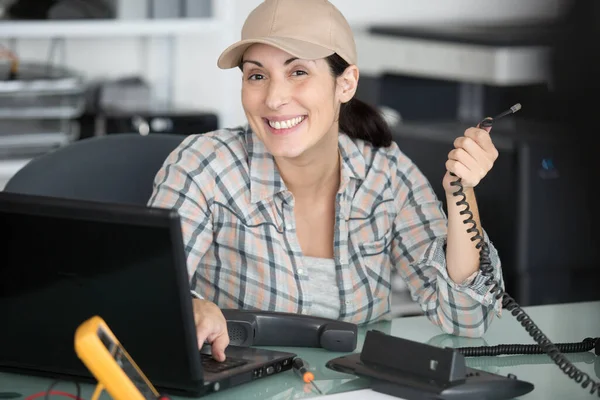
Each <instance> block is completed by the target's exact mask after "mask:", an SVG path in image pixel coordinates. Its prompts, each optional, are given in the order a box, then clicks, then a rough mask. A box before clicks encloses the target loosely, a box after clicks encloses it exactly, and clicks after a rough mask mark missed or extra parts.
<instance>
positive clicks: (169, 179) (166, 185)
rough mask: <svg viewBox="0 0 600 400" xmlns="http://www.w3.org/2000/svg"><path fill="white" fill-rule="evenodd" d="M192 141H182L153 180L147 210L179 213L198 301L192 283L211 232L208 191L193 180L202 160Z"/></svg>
mask: <svg viewBox="0 0 600 400" xmlns="http://www.w3.org/2000/svg"><path fill="white" fill-rule="evenodd" d="M196 140H198V137H194V136H190V137H188V138H186V139H184V141H183V142H182V143H181V145H180V146H179V147H178V148H177V149H175V150H174V151H173V152H172V153H171V154H170V155H169V156H168V157H167V159H166V160H165V162H164V164H163V166H162V167H161V169H160V170H159V171H158V173H157V174H156V177H155V179H154V185H153V191H152V195H151V197H150V199H149V201H148V206H150V207H155V208H167V209H174V210H176V211H177V212H178V213H179V217H180V220H181V231H182V236H183V243H184V247H185V254H186V256H187V270H188V277H189V279H190V283H191V285H192V287H191V289H192V294H193V295H194V296H196V297H199V298H202V295H201V293H197V292H196V291H195V290H194V286H195V285H194V284H193V281H194V276H195V274H196V273H197V270H198V267H199V265H200V263H201V260H202V257H203V256H204V254H205V253H206V251H207V249H208V248H209V247H210V245H211V243H212V238H213V233H212V231H213V228H212V217H211V213H210V209H209V204H208V202H207V198H206V196H205V192H206V190H207V189H208V190H210V188H209V187H203V188H201V187H200V185H199V184H198V180H197V179H196V177H197V176H198V175H199V174H201V173H202V166H203V161H202V160H203V159H204V158H205V157H204V156H203V154H200V153H199V152H198V149H197V147H198V146H195V141H196ZM209 153H210V152H209Z"/></svg>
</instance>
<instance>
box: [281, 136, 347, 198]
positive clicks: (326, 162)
mask: <svg viewBox="0 0 600 400" xmlns="http://www.w3.org/2000/svg"><path fill="white" fill-rule="evenodd" d="M275 162H276V163H277V167H278V168H279V173H280V175H281V177H282V179H283V181H284V182H285V184H286V186H287V188H288V189H289V190H290V191H291V192H292V193H293V194H294V197H295V198H296V199H297V200H302V199H304V200H317V199H322V198H323V197H324V195H325V196H329V195H334V196H335V193H337V191H338V188H339V185H340V155H339V149H338V137H337V132H336V134H332V135H327V136H326V137H325V138H323V142H322V143H319V145H317V146H315V147H314V148H312V149H311V150H310V151H308V152H306V153H304V154H302V156H300V157H297V158H294V159H289V158H283V159H276V160H275Z"/></svg>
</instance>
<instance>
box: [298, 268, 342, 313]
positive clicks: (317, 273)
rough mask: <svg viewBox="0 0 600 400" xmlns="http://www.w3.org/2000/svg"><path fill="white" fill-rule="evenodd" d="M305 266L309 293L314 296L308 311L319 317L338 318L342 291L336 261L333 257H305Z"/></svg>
mask: <svg viewBox="0 0 600 400" xmlns="http://www.w3.org/2000/svg"><path fill="white" fill-rule="evenodd" d="M304 267H305V268H306V269H307V271H308V282H307V284H306V286H307V289H308V294H310V295H311V296H312V298H313V302H312V306H311V307H310V310H309V312H308V313H309V314H310V315H314V316H317V317H323V318H331V319H338V318H339V316H340V293H339V288H338V284H337V280H336V272H335V261H334V260H333V259H331V258H317V257H304Z"/></svg>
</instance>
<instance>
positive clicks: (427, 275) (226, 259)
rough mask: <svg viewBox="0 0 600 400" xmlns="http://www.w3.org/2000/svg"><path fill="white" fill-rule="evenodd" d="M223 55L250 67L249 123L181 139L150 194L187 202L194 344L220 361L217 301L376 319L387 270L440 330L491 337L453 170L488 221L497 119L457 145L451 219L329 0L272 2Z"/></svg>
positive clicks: (385, 303) (451, 165)
mask: <svg viewBox="0 0 600 400" xmlns="http://www.w3.org/2000/svg"><path fill="white" fill-rule="evenodd" d="M218 66H219V67H220V68H235V67H239V68H240V70H241V73H242V79H243V84H242V105H243V108H244V111H245V114H246V117H247V120H248V126H247V127H240V128H236V129H223V130H219V131H217V132H210V133H206V134H203V135H194V136H190V137H189V138H186V139H185V140H184V141H183V143H182V144H181V146H180V147H179V148H178V149H176V150H175V151H174V152H173V153H172V154H171V155H170V157H169V158H168V159H167V160H166V162H165V164H164V166H163V168H162V169H161V170H160V172H159V173H158V174H157V176H156V181H155V187H154V192H153V195H152V197H151V199H150V202H149V204H150V205H151V206H154V207H163V208H174V209H177V210H178V211H179V213H180V215H181V220H182V229H183V236H184V241H185V246H186V247H185V250H186V252H187V256H188V259H187V262H188V270H189V275H190V281H191V286H192V291H193V293H195V294H196V297H198V298H195V299H194V300H193V302H194V314H195V319H196V327H197V332H198V341H199V343H200V344H202V343H204V341H205V340H207V341H208V342H210V343H212V349H213V355H214V356H215V358H216V359H217V360H224V359H225V353H224V350H225V348H226V346H227V345H228V343H229V338H228V336H227V327H226V322H225V319H224V317H223V315H222V313H221V311H220V308H247V309H262V310H272V311H282V312H292V313H300V314H310V315H317V316H324V317H328V318H334V319H340V320H345V321H350V322H353V323H357V324H363V323H368V322H372V321H376V320H378V319H381V318H383V317H385V316H386V314H387V313H388V312H389V309H390V282H391V274H392V272H394V273H398V274H400V276H401V277H402V278H403V279H404V280H405V281H406V282H407V284H408V287H409V289H410V292H411V294H412V297H413V299H414V300H415V301H417V302H418V303H419V304H420V305H421V307H422V309H423V311H424V313H425V315H427V317H428V318H429V319H430V320H431V321H432V322H433V323H435V324H437V325H439V326H440V327H441V328H442V329H443V331H445V332H449V333H453V334H456V335H464V336H480V335H481V334H483V333H484V332H485V330H486V329H487V327H488V326H489V324H490V321H491V320H492V318H493V314H494V313H499V312H500V306H501V305H500V303H499V302H498V301H496V300H495V299H494V296H493V295H492V294H490V293H489V287H488V286H486V285H485V284H484V282H485V279H484V277H483V276H481V275H480V274H479V273H478V267H479V258H478V257H479V252H478V250H477V249H476V248H475V246H474V243H473V242H472V241H471V240H470V239H471V236H472V235H473V234H472V233H467V232H466V230H467V228H468V226H467V225H465V224H463V220H464V219H465V217H464V216H461V215H460V214H459V212H460V211H461V210H462V207H458V206H456V205H455V203H456V199H455V198H454V197H453V196H452V194H451V193H452V192H453V191H455V190H456V188H455V187H452V186H451V185H450V183H451V181H452V180H454V179H456V178H454V177H451V175H450V172H452V173H455V174H456V175H457V176H458V177H460V178H462V182H463V185H464V187H465V190H466V194H467V200H468V201H469V204H471V207H472V208H473V209H474V210H473V211H475V219H476V221H477V223H478V226H480V225H479V218H478V216H477V208H476V204H475V197H474V194H473V187H474V186H475V185H477V183H478V182H479V181H480V180H481V179H482V178H483V177H484V176H485V175H486V173H487V172H488V171H489V170H490V168H491V167H492V165H493V163H494V160H495V159H496V157H497V155H498V152H497V151H496V148H495V147H494V145H493V143H492V141H491V139H490V135H489V134H488V132H486V131H485V130H482V129H477V128H470V129H468V130H467V131H466V132H465V133H464V136H462V137H460V138H458V139H457V140H456V142H455V143H454V145H455V148H454V149H453V150H452V151H451V152H450V154H449V157H448V161H447V163H446V167H447V171H448V172H447V173H446V175H445V176H444V178H443V181H442V183H443V186H444V188H445V190H446V193H447V196H448V200H449V201H448V204H450V206H449V209H448V210H447V211H448V218H446V216H445V214H444V212H443V210H442V208H441V203H440V202H439V201H438V199H437V198H436V197H435V195H434V192H433V190H432V188H431V186H430V185H429V183H428V182H427V180H426V178H425V177H424V176H423V175H422V174H421V172H420V171H419V170H418V169H417V167H416V166H415V165H414V164H413V163H412V162H411V161H410V160H409V159H408V158H407V157H406V156H405V155H404V154H403V153H402V152H401V151H400V150H399V149H398V146H397V145H396V144H395V143H394V142H393V141H392V138H391V134H390V131H389V129H388V127H387V126H386V123H385V122H384V121H383V120H382V118H381V116H380V115H379V114H378V113H377V112H375V111H374V110H373V109H372V108H370V107H368V106H367V105H366V104H364V103H361V102H359V101H358V100H357V99H355V98H354V94H355V92H356V88H357V84H358V80H359V71H358V68H357V67H356V49H355V44H354V38H353V35H352V31H351V29H350V27H349V26H348V23H347V22H346V20H345V19H344V17H343V16H342V14H341V13H340V12H339V11H338V10H337V9H336V8H335V7H334V6H333V5H332V4H330V3H329V2H328V1H325V0H302V1H299V0H279V1H277V0H266V1H265V2H263V3H262V4H261V5H259V6H258V7H257V8H256V9H255V10H254V11H252V13H251V14H250V15H249V16H248V19H247V20H246V22H245V24H244V27H243V29H242V40H241V41H240V42H238V43H236V44H234V45H232V46H230V47H229V48H227V49H226V50H225V51H224V52H223V54H222V55H221V57H220V58H219V61H218ZM485 238H486V241H487V236H486V237H485ZM488 244H489V245H490V249H491V256H492V262H493V266H494V268H495V272H496V279H497V280H499V281H500V282H501V281H502V275H501V270H500V262H499V260H498V256H497V253H496V251H495V249H494V248H493V247H492V246H491V244H490V243H489V241H488Z"/></svg>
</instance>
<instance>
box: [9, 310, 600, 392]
mask: <svg viewBox="0 0 600 400" xmlns="http://www.w3.org/2000/svg"><path fill="white" fill-rule="evenodd" d="M525 309H526V311H527V312H528V314H529V315H530V316H531V318H532V319H533V321H534V322H535V323H536V324H537V325H538V326H539V327H540V328H541V329H542V331H543V332H544V333H545V334H546V335H547V336H548V337H549V338H550V340H552V341H553V342H554V343H559V342H578V341H581V340H583V339H584V338H586V337H600V301H598V302H584V303H572V304H560V305H549V306H534V307H525ZM367 329H377V330H380V331H383V332H386V333H388V334H391V335H394V336H399V337H403V338H406V339H409V340H414V341H418V342H426V343H429V344H432V345H435V346H447V347H464V346H483V345H496V344H509V343H518V344H532V343H534V342H533V339H531V338H530V336H529V334H528V333H527V332H526V331H525V329H523V327H522V326H521V325H520V324H519V323H518V322H517V320H516V319H515V318H514V317H513V316H512V315H510V314H509V313H507V312H506V311H504V313H503V316H502V318H500V319H496V320H495V321H494V322H493V324H492V326H491V328H490V329H489V330H488V332H487V333H486V334H485V336H484V337H483V338H479V339H468V338H459V337H454V336H451V335H446V334H441V333H440V332H441V331H440V330H439V328H437V327H435V326H434V325H433V324H432V323H431V322H429V321H428V320H427V319H426V318H425V317H410V318H399V319H395V320H393V321H389V322H382V323H378V324H373V325H370V326H368V327H365V328H361V329H360V336H359V338H358V346H357V349H356V352H360V351H361V348H362V341H363V339H364V334H365V332H366V330H367ZM283 349H284V350H287V351H291V352H294V353H296V354H298V356H300V357H302V358H304V360H306V361H307V362H308V363H309V364H310V365H311V370H312V371H313V373H314V375H315V383H316V384H317V386H318V387H319V388H320V389H321V390H322V391H323V393H324V394H333V393H340V392H346V391H351V390H357V389H363V388H366V387H368V381H366V380H364V379H361V378H356V377H354V376H352V375H346V374H342V373H338V372H335V371H332V370H329V369H328V368H326V367H325V363H326V362H327V361H329V360H330V359H332V358H335V357H338V356H340V355H342V354H343V353H332V352H329V351H326V350H323V349H305V348H283ZM567 357H568V358H569V359H570V360H571V361H572V362H574V363H575V365H576V366H577V367H578V368H579V369H581V370H582V371H584V372H586V373H587V374H589V375H590V376H591V377H592V379H594V380H595V381H596V382H599V381H600V356H595V355H594V354H593V353H592V352H588V353H577V354H568V355H567ZM467 365H468V366H470V367H474V368H479V369H482V370H485V371H489V372H494V373H498V374H500V375H507V374H509V373H512V374H515V375H516V376H517V377H518V378H519V379H523V380H526V381H529V382H531V383H533V384H534V385H535V389H534V390H533V392H531V393H529V394H528V395H526V396H523V397H521V398H522V399H527V400H530V399H570V400H575V399H592V398H598V397H597V396H592V395H591V394H590V392H589V388H588V389H583V388H582V387H581V386H580V385H579V384H578V383H576V382H575V381H574V380H572V379H570V378H568V377H567V376H566V375H565V374H564V373H563V372H562V371H561V370H560V369H559V368H558V367H557V366H556V365H555V364H554V363H553V362H552V360H550V358H549V357H547V356H546V355H529V356H521V355H519V356H501V357H477V358H467ZM52 381H53V380H52V379H46V378H37V377H30V376H24V375H15V374H8V373H0V393H2V392H5V393H6V392H12V393H18V394H21V396H20V397H14V399H21V400H24V399H25V398H26V397H27V396H30V395H32V394H34V393H38V392H43V391H45V390H47V389H48V387H49V385H50V384H51V383H52ZM94 387H95V386H94V385H89V384H83V385H82V393H81V395H82V397H83V398H84V399H86V400H89V399H90V398H91V395H92V393H93V390H94ZM53 389H54V390H61V391H67V392H69V393H73V394H74V393H75V385H74V384H72V383H69V382H61V383H60V384H57V385H56V386H55V387H54V388H53ZM318 395H319V394H318V393H317V392H315V391H314V390H313V389H312V388H311V386H310V385H308V384H305V383H303V382H302V381H301V380H300V378H298V376H296V375H295V374H294V373H293V372H291V371H288V372H285V373H282V374H279V375H274V376H271V377H268V378H264V379H261V380H258V381H255V382H252V383H248V384H244V385H241V386H238V387H236V388H232V389H227V390H224V391H223V392H220V393H215V394H211V395H209V396H206V397H203V398H206V399H210V400H225V399H236V400H237V399H245V400H251V399H267V400H279V399H286V400H287V399H302V398H310V397H314V396H318ZM5 398H6V399H8V398H9V397H2V395H1V394H0V399H5ZM40 398H42V397H40ZM51 398H53V399H54V398H59V397H51ZM100 398H101V399H106V400H109V399H110V397H109V396H108V395H107V394H106V393H104V394H103V395H102V396H101V397H100ZM173 399H189V398H185V397H173Z"/></svg>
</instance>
